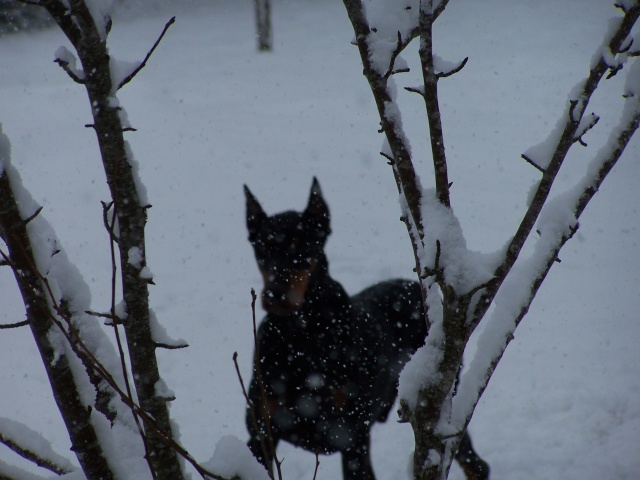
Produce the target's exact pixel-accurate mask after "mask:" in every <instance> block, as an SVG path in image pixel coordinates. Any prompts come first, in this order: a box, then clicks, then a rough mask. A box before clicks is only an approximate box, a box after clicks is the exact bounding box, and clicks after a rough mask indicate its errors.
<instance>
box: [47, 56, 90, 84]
mask: <svg viewBox="0 0 640 480" xmlns="http://www.w3.org/2000/svg"><path fill="white" fill-rule="evenodd" d="M54 63H57V64H58V65H60V67H61V68H62V69H63V70H64V71H65V72H66V74H67V75H69V77H70V78H71V80H73V81H74V82H76V83H78V84H80V85H84V84H85V83H87V81H86V80H85V79H84V78H80V77H79V76H78V75H76V73H75V72H74V71H73V70H72V69H71V67H69V62H67V61H66V60H62V59H61V58H56V59H55V60H54Z"/></svg>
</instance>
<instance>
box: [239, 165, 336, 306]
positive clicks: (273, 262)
mask: <svg viewBox="0 0 640 480" xmlns="http://www.w3.org/2000/svg"><path fill="white" fill-rule="evenodd" d="M244 193H245V196H246V200H247V228H248V230H249V241H250V242H251V245H252V246H253V251H254V253H255V255H256V260H257V262H258V267H259V268H260V272H261V273H262V277H263V279H264V288H263V290H262V306H263V308H264V309H265V310H266V311H267V312H268V313H273V314H276V315H289V314H292V313H294V312H296V311H298V310H300V309H301V308H302V306H303V305H304V302H305V294H306V292H307V287H308V286H309V282H310V281H311V278H312V276H313V274H314V272H316V271H318V270H319V269H326V258H325V254H324V245H325V243H326V241H327V237H328V236H329V234H330V233H331V229H330V225H329V208H328V207H327V204H326V202H325V201H324V198H322V192H321V191H320V185H319V183H318V180H317V179H316V178H314V179H313V184H312V185H311V193H310V195H309V202H308V204H307V208H306V209H305V210H304V212H302V213H300V212H294V211H287V212H283V213H279V214H277V215H273V216H268V215H267V214H266V213H265V212H264V210H263V209H262V207H261V206H260V203H258V200H257V199H256V198H255V197H254V196H253V194H252V193H251V192H250V191H249V189H248V188H247V186H246V185H245V187H244Z"/></svg>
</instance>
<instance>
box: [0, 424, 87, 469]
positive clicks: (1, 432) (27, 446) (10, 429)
mask: <svg viewBox="0 0 640 480" xmlns="http://www.w3.org/2000/svg"><path fill="white" fill-rule="evenodd" d="M0 443H3V444H4V445H6V446H7V447H8V448H10V449H11V450H13V451H14V452H16V453H17V454H18V455H20V456H21V457H23V458H25V459H27V460H29V461H30V462H33V463H35V464H36V465H37V466H39V467H42V468H45V469H47V470H49V471H51V472H53V473H55V474H57V475H64V474H65V473H71V472H73V471H75V470H76V467H75V466H74V465H73V464H72V463H71V462H70V461H69V460H68V459H67V458H65V457H63V456H61V455H58V454H57V453H56V452H54V451H53V449H52V448H51V444H50V443H49V442H48V441H47V440H45V438H44V437H42V435H40V434H39V433H38V432H36V431H34V430H31V429H30V428H29V427H27V426H26V425H24V424H22V423H19V422H16V421H14V420H11V419H8V418H3V417H0Z"/></svg>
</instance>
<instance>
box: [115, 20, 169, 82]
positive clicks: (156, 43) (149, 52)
mask: <svg viewBox="0 0 640 480" xmlns="http://www.w3.org/2000/svg"><path fill="white" fill-rule="evenodd" d="M175 21H176V17H171V18H170V19H169V21H168V22H167V23H166V24H165V26H164V28H163V29H162V33H160V36H159V37H158V39H157V40H156V42H155V43H154V44H153V46H152V47H151V50H149V51H148V52H147V55H146V56H145V57H144V60H142V63H140V65H138V67H137V68H135V69H134V70H133V71H132V72H131V73H130V74H129V75H127V76H126V77H125V78H124V79H123V80H122V81H121V82H120V83H119V84H118V86H117V87H116V90H120V89H121V88H122V87H124V86H125V85H126V84H127V83H129V82H130V81H131V80H133V78H134V77H135V76H136V75H137V74H138V72H140V70H142V69H143V68H144V67H146V65H147V62H148V61H149V58H151V55H153V52H154V51H155V49H156V48H158V45H159V44H160V42H161V41H162V38H163V37H164V35H165V33H167V30H169V27H170V26H171V25H173V24H174V23H175Z"/></svg>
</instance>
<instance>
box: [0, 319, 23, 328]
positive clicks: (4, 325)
mask: <svg viewBox="0 0 640 480" xmlns="http://www.w3.org/2000/svg"><path fill="white" fill-rule="evenodd" d="M27 325H29V320H22V321H21V322H16V323H0V330H5V329H10V328H20V327H26V326H27Z"/></svg>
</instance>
